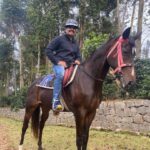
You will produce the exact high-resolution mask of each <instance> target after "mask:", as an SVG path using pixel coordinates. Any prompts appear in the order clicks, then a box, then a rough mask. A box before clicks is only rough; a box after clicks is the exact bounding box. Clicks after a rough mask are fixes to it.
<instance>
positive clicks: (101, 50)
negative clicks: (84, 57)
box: [90, 37, 118, 58]
mask: <svg viewBox="0 0 150 150" xmlns="http://www.w3.org/2000/svg"><path fill="white" fill-rule="evenodd" d="M117 39H118V37H115V38H109V39H108V40H107V42H105V43H104V44H102V45H100V47H98V48H97V49H96V50H95V51H94V52H93V53H92V54H91V56H90V58H92V57H96V56H97V55H98V56H99V55H101V54H102V55H104V52H106V51H107V50H108V49H110V47H111V46H112V45H113V43H114V42H115V41H116V40H117Z"/></svg>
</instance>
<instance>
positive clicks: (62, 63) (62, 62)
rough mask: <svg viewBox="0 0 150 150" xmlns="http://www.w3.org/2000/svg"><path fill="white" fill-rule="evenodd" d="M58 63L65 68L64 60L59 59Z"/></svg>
mask: <svg viewBox="0 0 150 150" xmlns="http://www.w3.org/2000/svg"><path fill="white" fill-rule="evenodd" d="M58 65H61V66H63V67H65V68H66V67H67V64H66V62H65V61H59V62H58Z"/></svg>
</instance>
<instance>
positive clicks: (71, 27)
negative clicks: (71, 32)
mask: <svg viewBox="0 0 150 150" xmlns="http://www.w3.org/2000/svg"><path fill="white" fill-rule="evenodd" d="M66 28H69V29H77V27H75V26H66Z"/></svg>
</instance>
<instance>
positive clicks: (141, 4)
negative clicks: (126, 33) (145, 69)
mask: <svg viewBox="0 0 150 150" xmlns="http://www.w3.org/2000/svg"><path fill="white" fill-rule="evenodd" d="M143 8H144V0H139V11H138V27H137V32H142V22H143ZM141 46H142V44H141V37H140V39H139V40H137V58H140V57H141Z"/></svg>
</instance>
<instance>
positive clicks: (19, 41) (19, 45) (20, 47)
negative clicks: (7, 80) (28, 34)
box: [16, 35, 24, 89]
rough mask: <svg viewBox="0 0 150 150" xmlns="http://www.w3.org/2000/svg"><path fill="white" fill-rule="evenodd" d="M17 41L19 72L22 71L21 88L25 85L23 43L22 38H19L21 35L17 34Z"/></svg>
mask: <svg viewBox="0 0 150 150" xmlns="http://www.w3.org/2000/svg"><path fill="white" fill-rule="evenodd" d="M16 42H17V43H18V50H19V55H20V56H19V72H20V89H21V88H23V87H24V79H23V54H22V53H23V52H22V50H23V48H22V45H21V39H19V35H16Z"/></svg>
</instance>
